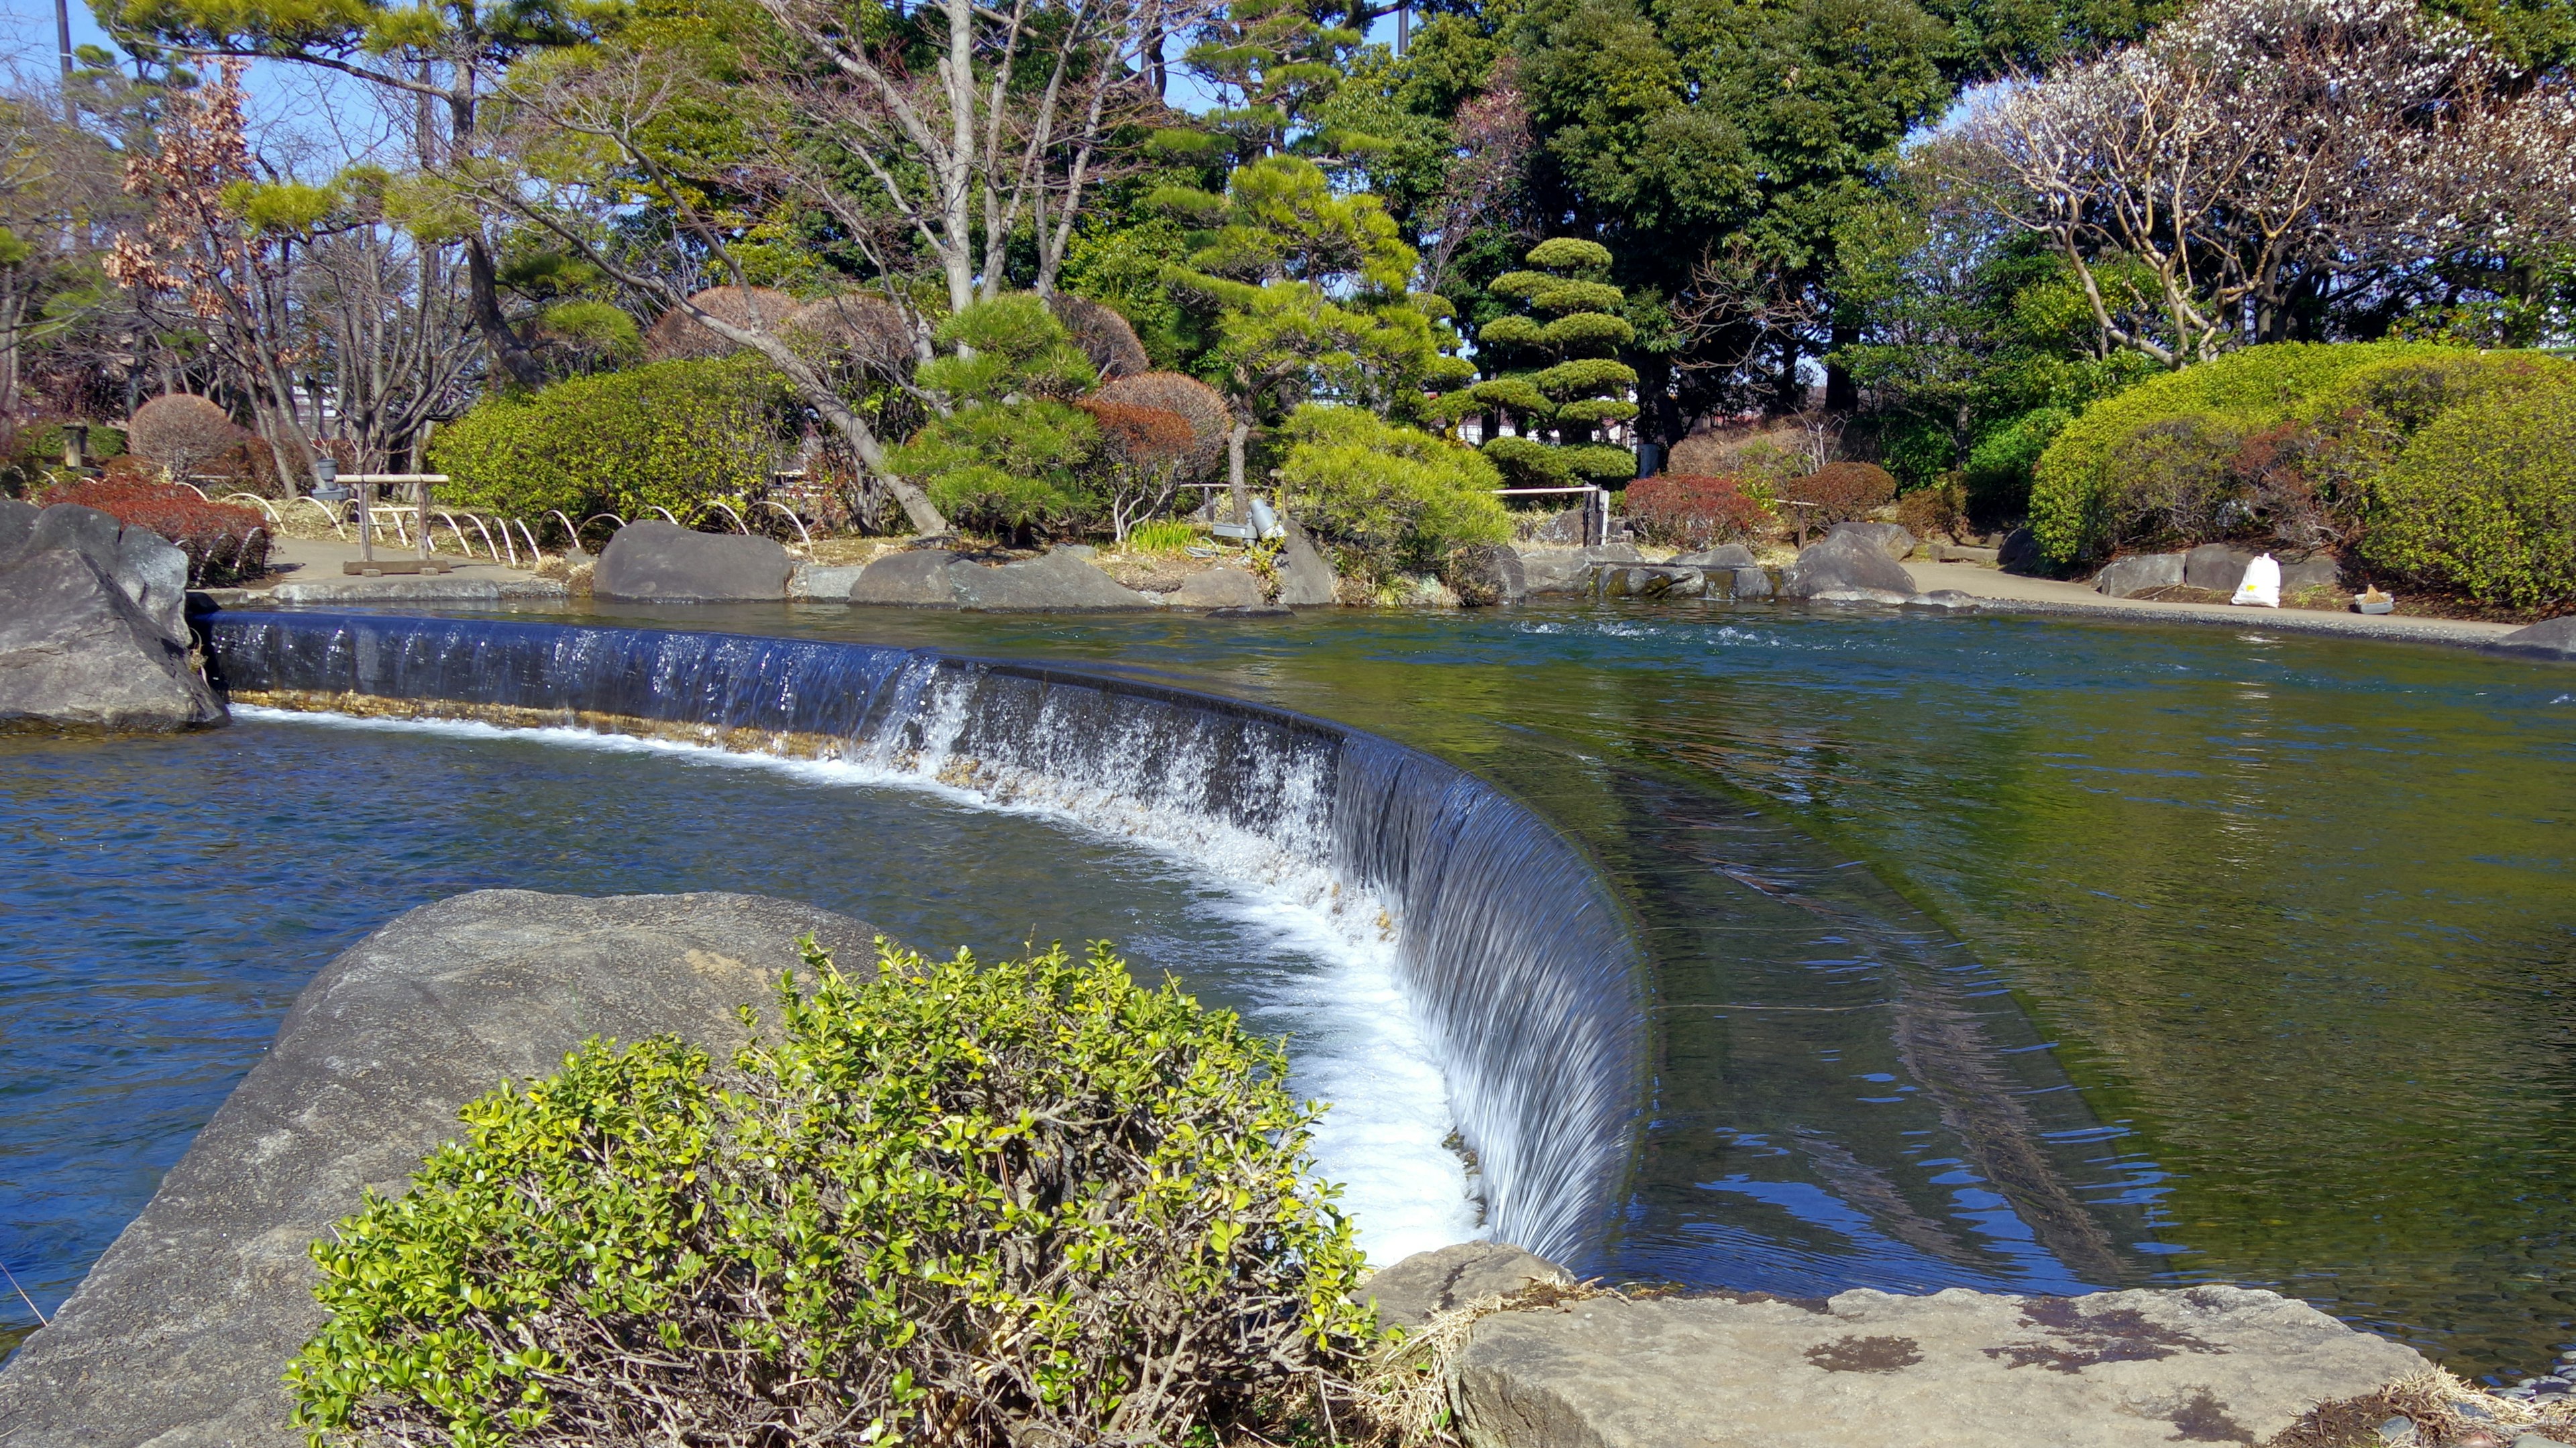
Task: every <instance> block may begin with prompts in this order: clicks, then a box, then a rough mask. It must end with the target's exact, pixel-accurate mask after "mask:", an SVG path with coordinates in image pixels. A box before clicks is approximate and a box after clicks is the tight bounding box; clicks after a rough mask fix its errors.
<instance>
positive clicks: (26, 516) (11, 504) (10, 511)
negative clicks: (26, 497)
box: [0, 498, 45, 558]
mask: <svg viewBox="0 0 2576 1448" xmlns="http://www.w3.org/2000/svg"><path fill="white" fill-rule="evenodd" d="M44 511H45V510H44V509H42V508H39V507H37V506H36V505H35V504H33V503H22V502H20V501H18V500H17V499H16V498H0V558H6V557H9V556H10V555H11V554H13V553H16V552H17V551H18V545H19V544H21V543H24V542H26V541H27V535H29V534H31V533H33V532H35V531H36V519H37V518H38V517H39V516H40V515H42V514H43V512H44Z"/></svg>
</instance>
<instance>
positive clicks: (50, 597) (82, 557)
mask: <svg viewBox="0 0 2576 1448" xmlns="http://www.w3.org/2000/svg"><path fill="white" fill-rule="evenodd" d="M49 511H50V510H49ZM82 511H84V512H86V511H88V510H87V509H83V510H82ZM173 551H175V550H173ZM184 577H185V575H184V574H183V575H182V578H183V580H184ZM183 602H184V599H183ZM187 637H188V636H187V632H186V626H185V624H184V622H183V623H182V624H181V626H180V628H179V631H178V632H177V633H176V634H175V635H174V634H173V633H172V632H171V631H170V630H169V629H168V628H167V627H165V626H164V624H163V622H162V621H161V620H159V619H157V618H154V617H153V616H152V615H150V614H148V613H146V612H145V611H144V610H143V608H142V606H141V605H139V604H137V603H136V602H135V601H134V599H132V598H131V597H129V596H128V595H127V594H126V591H125V590H124V589H123V588H120V587H118V586H117V583H116V580H115V579H114V578H113V577H112V576H110V574H109V573H108V572H107V570H105V569H103V568H101V567H100V566H99V565H98V563H97V561H96V560H95V559H94V558H93V557H91V556H90V554H89V553H88V552H86V551H83V550H81V549H77V548H70V547H63V548H45V549H38V550H24V549H22V550H21V552H20V553H19V554H18V555H17V557H16V558H15V559H13V560H11V561H9V562H7V563H0V728H19V729H48V728H50V729H82V730H145V731H155V732H165V731H168V730H173V729H187V728H193V727H195V726H198V725H204V724H219V723H221V722H223V719H224V706H223V703H222V701H221V700H218V699H217V698H216V697H215V695H214V691H213V690H212V689H209V688H208V687H206V681H205V679H204V678H203V677H201V676H200V675H199V674H198V672H197V669H196V666H195V665H194V664H193V663H192V662H191V661H190V659H189V657H188V644H187Z"/></svg>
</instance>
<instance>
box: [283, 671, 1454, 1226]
mask: <svg viewBox="0 0 2576 1448" xmlns="http://www.w3.org/2000/svg"><path fill="white" fill-rule="evenodd" d="M962 702H963V701H962V698H958V697H956V696H951V697H950V698H947V699H942V700H936V701H931V703H930V709H929V711H928V712H929V713H930V716H931V720H930V728H929V730H928V731H927V733H928V735H929V736H930V737H928V738H925V740H924V741H923V746H922V748H921V749H920V750H919V752H918V757H917V758H916V759H915V760H914V762H913V763H912V764H911V765H910V766H909V767H905V766H899V765H894V764H889V763H883V762H877V761H872V760H865V759H791V758H785V757H782V756H778V755H769V754H746V753H736V752H733V751H730V750H723V749H717V748H714V747H711V746H706V745H697V744H689V743H684V742H680V741H676V740H669V739H647V738H638V737H635V736H632V735H624V734H603V733H594V732H592V731H590V730H587V729H574V728H565V727H544V728H505V727H503V726H500V725H494V724H486V723H482V722H479V721H472V720H454V719H381V718H362V717H358V716H354V715H347V714H332V713H317V712H304V711H297V710H285V709H269V708H263V707H258V706H253V705H236V706H235V707H234V709H233V713H234V714H235V716H236V717H239V718H243V719H252V720H258V721H261V722H265V723H286V724H308V725H321V726H326V727H331V728H340V729H359V730H379V731H387V732H397V733H414V734H433V735H442V736H445V737H448V738H457V739H478V740H504V739H506V740H518V741H534V742H537V743H541V744H547V745H553V746H557V747H563V748H575V749H589V750H596V751H602V752H607V753H623V754H658V755H666V756H670V757H673V758H677V759H682V760H686V761H688V762H690V763H693V764H700V765H714V766H722V767H732V768H747V769H760V770H767V771H770V772H773V773H777V774H782V775H786V776H789V777H791V778H797V779H804V780H810V781H815V782H820V783H827V784H833V785H839V786H844V787H850V788H878V789H901V790H905V791H909V792H913V793H919V794H927V795H931V796H935V797H937V798H940V799H943V800H946V801H948V802H951V803H955V804H960V805H964V806H967V807H970V808H974V809H980V810H992V811H997V812H1001V813H1007V814H1014V815H1022V816H1027V817H1031V818H1036V819H1040V820H1043V821H1045V822H1046V823H1047V824H1049V825H1050V826H1052V827H1055V828H1059V829H1065V830H1069V831H1071V832H1074V833H1078V834H1082V835H1086V836H1090V837H1093V838H1105V839H1109V840H1113V841H1116V842H1118V843H1120V844H1124V845H1128V846H1131V847H1135V848H1138V849H1140V850H1141V851H1143V852H1145V853H1147V854H1149V855H1150V856H1152V857H1153V858H1155V859H1156V860H1158V861H1160V862H1161V863H1163V864H1164V865H1165V866H1167V867H1169V868H1174V869H1177V870H1179V871H1180V872H1182V873H1183V874H1184V875H1185V876H1186V877H1188V878H1191V879H1193V880H1196V881H1199V882H1201V883H1202V884H1203V885H1206V886H1211V887H1213V888H1209V889H1205V890H1203V891H1202V892H1201V893H1200V896H1199V898H1200V900H1201V901H1202V902H1203V903H1204V904H1205V905H1206V906H1207V907H1208V908H1209V909H1210V912H1211V915H1212V916H1213V917H1214V918H1216V919H1218V920H1219V921H1221V922H1222V923H1223V924H1224V925H1225V926H1226V927H1227V928H1228V930H1229V931H1230V932H1231V933H1232V934H1234V936H1235V937H1236V938H1237V939H1239V940H1240V941H1241V942H1242V948H1243V952H1244V954H1245V956H1246V957H1247V958H1250V959H1256V960H1266V961H1268V962H1270V963H1271V964H1272V965H1273V970H1272V972H1271V973H1270V976H1269V978H1268V979H1267V980H1266V981H1263V982H1258V983H1256V989H1258V991H1259V993H1260V997H1261V1004H1260V1005H1259V1006H1258V1007H1256V1008H1255V1010H1254V1011H1253V1012H1252V1019H1251V1024H1252V1025H1253V1026H1254V1028H1255V1029H1257V1030H1260V1031H1262V1032H1264V1033H1266V1034H1285V1035H1288V1036H1290V1037H1291V1046H1292V1050H1291V1053H1290V1057H1289V1077H1290V1085H1291V1087H1292V1088H1293V1089H1294V1090H1295V1091H1297V1092H1298V1094H1300V1095H1301V1096H1307V1097H1313V1098H1317V1099H1320V1100H1324V1101H1328V1102H1330V1103H1331V1104H1332V1109H1331V1110H1330V1111H1328V1112H1326V1113H1325V1115H1324V1119H1323V1121H1322V1123H1321V1124H1320V1125H1319V1126H1318V1127H1317V1129H1316V1132H1315V1140H1314V1152H1315V1161H1316V1167H1317V1170H1318V1171H1319V1173H1320V1174H1321V1175H1322V1176H1324V1177H1325V1178H1326V1179H1328V1180H1331V1181H1335V1182H1339V1183H1341V1184H1342V1188H1343V1193H1342V1206H1343V1208H1344V1210H1346V1211H1348V1212H1349V1213H1350V1215H1351V1218H1352V1222H1353V1226H1354V1228H1355V1230H1356V1232H1357V1235H1358V1237H1359V1241H1360V1245H1361V1247H1362V1249H1363V1250H1365V1251H1366V1252H1367V1253H1368V1255H1369V1258H1370V1260H1372V1261H1374V1262H1376V1263H1378V1264H1380V1265H1384V1264H1386V1263H1390V1262H1394V1261H1397V1260H1399V1259H1401V1258H1403V1257H1405V1256H1407V1255H1409V1254H1411V1253H1414V1252H1418V1251H1424V1250H1428V1249H1429V1248H1433V1247H1438V1246H1443V1245H1446V1244H1448V1243H1451V1242H1458V1241H1464V1240H1466V1239H1468V1238H1470V1237H1476V1236H1480V1235H1482V1231H1481V1229H1480V1228H1479V1226H1478V1224H1477V1219H1478V1210H1477V1206H1476V1203H1475V1201H1474V1199H1473V1198H1472V1196H1471V1195H1470V1186H1469V1183H1468V1180H1467V1174H1466V1169H1465V1167H1464V1165H1463V1164H1462V1163H1461V1162H1460V1160H1459V1158H1458V1156H1457V1155H1456V1153H1454V1152H1453V1151H1451V1150H1450V1149H1449V1147H1448V1145H1447V1142H1448V1139H1449V1137H1450V1135H1451V1133H1452V1131H1453V1129H1454V1124H1453V1121H1452V1118H1451V1115H1450V1110H1449V1102H1448V1094H1447V1089H1446V1086H1445V1084H1444V1083H1443V1081H1442V1079H1441V1076H1440V1072H1439V1068H1438V1067H1437V1066H1436V1065H1435V1064H1434V1063H1433V1059H1432V1055H1431V1052H1430V1050H1429V1048H1428V1046H1427V1045H1426V1043H1425V1039H1424V1036H1423V1033H1422V1031H1421V1030H1420V1028H1419V1026H1418V1024H1417V1018H1416V1014H1415V1011H1414V1008H1413V1005H1412V1002H1411V1001H1410V1000H1409V999H1408V998H1407V997H1406V996H1405V994H1404V992H1403V990H1402V989H1401V988H1400V987H1399V986H1398V984H1397V974H1396V957H1395V946H1394V943H1393V942H1392V941H1391V940H1389V939H1387V938H1385V937H1386V935H1387V934H1388V932H1387V931H1386V930H1385V929H1384V928H1383V927H1382V926H1381V923H1380V922H1381V920H1382V918H1383V917H1382V914H1381V910H1382V908H1383V907H1382V906H1381V904H1380V902H1378V901H1377V900H1375V899H1373V898H1370V897H1367V896H1364V895H1361V894H1358V893H1356V892H1354V891H1351V890H1349V889H1347V888H1345V887H1344V886H1343V885H1342V883H1341V882H1339V881H1336V880H1334V879H1332V878H1330V876H1329V875H1328V874H1326V873H1325V872H1324V871H1322V870H1321V869H1320V868H1318V867H1317V866H1315V865H1314V864H1313V863H1312V858H1311V857H1309V858H1305V859H1300V858H1297V857H1295V856H1294V855H1292V854H1290V853H1289V852H1287V851H1284V850H1282V849H1281V848H1279V847H1278V846H1277V845H1276V844H1274V843H1273V842H1271V841H1268V840H1264V839H1262V838H1260V837H1259V836H1256V835H1253V834H1250V833H1248V832H1245V831H1242V830H1237V829H1233V828H1231V827H1228V826H1226V825H1224V824H1222V823H1221V822H1218V821H1216V820H1215V819H1214V818H1213V817H1211V816H1209V815H1206V814H1201V813H1194V812H1189V811H1185V810H1176V809H1156V808H1154V807H1153V805H1152V804H1151V803H1150V802H1149V801H1146V800H1143V799H1139V798H1137V797H1136V796H1134V795H1132V794H1127V793H1124V792H1121V791H1118V790H1116V789H1115V788H1112V787H1110V786H1107V785H1087V784H1082V783H1079V782H1067V781H1062V780H1054V779H1048V778H1044V777H1041V776H1038V775H1036V774H1034V773H1031V772H1028V771H1012V772H1008V773H1006V774H1005V775H1002V776H999V777H996V778H994V779H993V780H992V781H991V782H990V783H988V784H987V786H986V788H984V789H967V788H961V787H958V786H956V785H953V784H947V783H942V782H941V781H940V780H939V779H938V778H937V777H936V776H937V774H938V771H939V766H940V764H941V763H942V762H944V760H945V759H946V757H947V753H948V746H949V745H950V744H951V743H953V741H954V740H955V738H956V737H957V733H958V728H959V720H957V719H955V718H952V717H950V716H951V715H953V714H958V713H960V712H962V711H961V710H959V709H958V708H957V707H955V706H957V705H960V704H962ZM1288 784H1289V787H1290V788H1291V789H1292V790H1294V789H1298V788H1311V787H1312V785H1313V781H1311V780H1309V779H1303V778H1300V777H1292V778H1291V779H1290V780H1289V781H1288ZM1303 803H1307V804H1317V803H1320V801H1316V800H1308V801H1303Z"/></svg>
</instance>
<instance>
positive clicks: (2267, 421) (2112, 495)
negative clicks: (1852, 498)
mask: <svg viewBox="0 0 2576 1448" xmlns="http://www.w3.org/2000/svg"><path fill="white" fill-rule="evenodd" d="M2448 351H2456V349H2446V348H2442V347H2437V346H2433V345H2431V344H2428V343H2413V342H2371V343H2313V342H2281V343H2275V344H2272V345H2270V346H2264V347H2248V348H2246V349H2245V350H2244V351H2241V352H2234V353H2230V354H2229V355H2227V356H2225V357H2221V358H2219V359H2218V360H2216V361H2214V362H2204V363H2202V364H2200V365H2199V366H2196V367H2187V368H2185V369H2183V370H2182V371H2179V372H2168V373H2166V374H2164V375H2162V376H2160V377H2154V378H2150V379H2148V380H2147V381H2144V382H2141V383H2139V384H2138V385H2137V386H2135V387H2132V388H2130V389H2129V390H2127V391H2125V392H2121V393H2117V394H2115V395H2113V396H2110V397H2106V398H2103V399H2102V400H2100V401H2098V402H2095V403H2094V404H2092V405H2091V406H2089V407H2087V408H2085V409H2084V412H2083V413H2082V415H2081V416H2078V417H2077V418H2076V419H2075V420H2074V421H2073V422H2070V423H2068V424H2066V425H2065V426H2064V427H2063V428H2062V429H2061V430H2059V431H2058V432H2057V434H2056V436H2055V437H2054V438H2053V439H2052V440H2051V441H2050V442H2049V444H2048V447H2047V450H2046V451H2045V452H2043V453H2042V454H2041V455H2040V458H2039V462H2038V464H2037V466H2036V467H2034V468H2033V469H2032V475H2031V496H2030V528H2031V533H2032V535H2033V537H2034V538H2035V539H2036V540H2037V541H2038V543H2039V548H2040V552H2041V553H2042V554H2043V555H2044V556H2045V557H2047V558H2048V559H2049V560H2050V561H2052V562H2054V563H2058V564H2061V565H2063V564H2069V563H2073V562H2075V561H2077V560H2078V559H2082V558H2089V557H2096V556H2099V555H2101V554H2103V553H2105V552H2107V551H2109V550H2110V549H2111V548H2112V547H2114V546H2116V545H2117V544H2119V543H2121V542H2125V541H2130V540H2128V539H2124V538H2123V537H2121V536H2120V534H2119V527H2118V524H2119V520H2120V519H2121V518H2122V517H2123V516H2127V515H2131V514H2134V513H2135V512H2136V510H2135V509H2133V508H2131V507H2129V506H2128V505H2127V502H2126V500H2125V499H2124V497H2123V493H2124V490H2125V488H2126V485H2127V479H2128V477H2129V475H2130V469H2131V463H2132V458H2131V456H2130V454H2131V451H2132V449H2133V448H2136V447H2140V446H2144V447H2147V448H2156V447H2161V446H2163V444H2162V443H2161V442H2160V441H2158V439H2159V438H2161V437H2163V436H2164V435H2165V433H2167V432H2169V431H2170V425H2171V424H2173V423H2175V422H2176V421H2177V420H2178V419H2181V418H2184V417H2197V418H2199V419H2200V423H2199V424H2198V425H2199V426H2200V427H2202V428H2203V429H2205V430H2214V429H2219V428H2227V429H2232V430H2234V431H2235V432H2237V433H2239V434H2248V433H2253V432H2256V431H2259V430H2262V429H2266V428H2270V427H2273V426H2276V425H2278V424H2280V423H2283V422H2287V421H2291V420H2293V419H2296V418H2298V417H2301V416H2303V415H2305V414H2307V413H2308V412H2310V411H2311V410H2313V407H2314V405H2315V404H2316V403H2317V401H2318V400H2319V399H2321V398H2322V397H2324V396H2325V395H2326V394H2327V392H2328V391H2329V390H2331V389H2332V388H2334V387H2335V386H2336V385H2337V384H2339V383H2341V382H2343V381H2344V380H2345V379H2346V378H2348V377H2350V376H2351V375H2352V374H2353V373H2354V372H2355V371H2357V370H2358V369H2360V368H2362V367H2364V366H2367V365H2369V364H2371V363H2375V362H2383V361H2389V360H2394V359H2401V358H2408V357H2424V356H2439V355H2442V354H2443V353H2445V352H2448ZM2158 429H2162V430H2163V431H2158V432H2154V433H2153V435H2152V436H2150V435H2149V434H2150V433H2151V430H2158Z"/></svg>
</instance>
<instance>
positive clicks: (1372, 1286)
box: [1358, 1242, 1574, 1327]
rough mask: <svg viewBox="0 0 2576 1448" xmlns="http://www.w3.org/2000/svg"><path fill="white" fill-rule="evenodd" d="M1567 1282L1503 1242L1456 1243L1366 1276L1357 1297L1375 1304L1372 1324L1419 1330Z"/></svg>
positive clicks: (1548, 1265)
mask: <svg viewBox="0 0 2576 1448" xmlns="http://www.w3.org/2000/svg"><path fill="white" fill-rule="evenodd" d="M1573 1281H1574V1274H1572V1273H1570V1272H1568V1271H1566V1270H1565V1269H1564V1268H1562V1267H1559V1266H1557V1265H1556V1264H1555V1263H1553V1262H1550V1261H1549V1260H1547V1259H1546V1258H1544V1257H1541V1256H1539V1255H1537V1254H1536V1253H1533V1252H1525V1251H1523V1250H1521V1249H1520V1248H1518V1247H1515V1246H1513V1245H1511V1244H1510V1243H1508V1242H1460V1243H1458V1244H1456V1245H1455V1246H1449V1247H1441V1248H1438V1249H1436V1250H1433V1251H1429V1252H1416V1253H1414V1254H1413V1255H1412V1256H1410V1257H1407V1258H1405V1259H1404V1260H1403V1261H1401V1262H1398V1263H1396V1264H1395V1265H1394V1266H1392V1267H1388V1268H1386V1269H1384V1270H1383V1271H1379V1272H1374V1273H1371V1274H1370V1275H1369V1278H1368V1280H1367V1281H1365V1282H1363V1283H1361V1284H1360V1290H1359V1294H1358V1295H1359V1297H1360V1298H1361V1299H1362V1300H1363V1301H1366V1302H1371V1303H1374V1304H1376V1306H1377V1316H1378V1321H1380V1322H1384V1323H1390V1324H1393V1325H1394V1326H1397V1327H1420V1326H1421V1325H1422V1324H1424V1323H1426V1322H1429V1321H1430V1320H1431V1318H1432V1315H1433V1314H1435V1313H1441V1312H1448V1311H1452V1310H1454V1309H1456V1308H1460V1307H1465V1306H1467V1305H1468V1304H1470V1303H1474V1302H1478V1301H1482V1300H1483V1299H1485V1298H1488V1297H1507V1298H1508V1297H1517V1296H1519V1295H1520V1294H1522V1293H1524V1292H1527V1291H1528V1290H1529V1289H1531V1288H1533V1287H1536V1286H1539V1285H1540V1284H1542V1283H1556V1284H1558V1285H1560V1286H1562V1285H1570V1284H1572V1282H1573Z"/></svg>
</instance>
